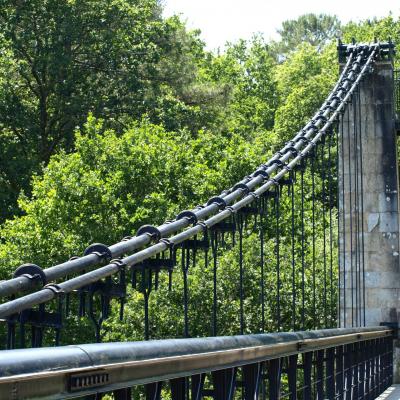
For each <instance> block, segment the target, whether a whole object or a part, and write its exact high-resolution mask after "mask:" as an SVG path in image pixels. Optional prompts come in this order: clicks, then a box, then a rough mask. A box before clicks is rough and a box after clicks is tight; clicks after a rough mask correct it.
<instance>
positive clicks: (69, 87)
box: [0, 0, 223, 219]
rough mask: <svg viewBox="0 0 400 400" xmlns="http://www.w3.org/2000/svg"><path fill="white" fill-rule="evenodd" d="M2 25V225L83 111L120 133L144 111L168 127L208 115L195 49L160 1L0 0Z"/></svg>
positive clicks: (195, 123)
mask: <svg viewBox="0 0 400 400" xmlns="http://www.w3.org/2000/svg"><path fill="white" fill-rule="evenodd" d="M0 26H1V29H0V53H1V54H2V56H4V57H2V60H1V62H0V148H1V151H2V154H1V161H0V163H1V164H0V171H1V174H0V179H1V180H2V182H3V183H4V184H5V187H6V190H5V191H2V195H1V196H0V206H1V207H0V208H1V212H0V219H3V218H4V217H7V216H11V215H12V213H13V212H15V211H16V208H15V199H16V198H17V197H18V194H19V192H20V190H21V189H24V190H25V191H27V192H29V185H28V182H29V179H30V176H31V175H32V173H33V172H35V173H40V171H41V167H42V166H43V165H46V164H47V162H48V161H49V159H50V156H51V155H52V154H54V153H55V152H57V151H58V150H60V149H65V150H67V151H70V150H72V149H73V145H74V135H73V132H74V129H75V127H76V126H81V125H82V124H83V123H84V121H85V120H86V118H87V115H88V113H89V112H91V113H93V115H95V116H98V117H100V116H101V117H103V118H104V119H105V121H106V123H107V126H110V127H113V128H114V129H117V130H118V131H121V130H123V129H124V127H126V126H127V125H129V121H130V120H132V119H140V118H142V116H144V115H145V114H147V115H148V117H149V118H150V119H151V120H152V121H154V122H156V123H161V124H164V125H165V126H166V127H167V128H168V129H170V130H174V129H180V128H182V127H183V126H188V127H189V128H190V129H192V131H197V130H198V129H199V128H201V127H203V126H205V125H207V122H208V121H209V120H212V118H213V115H214V114H213V111H210V115H209V114H207V112H205V111H206V110H205V109H206V108H207V104H208V103H213V102H215V101H214V100H215V98H216V97H217V102H218V101H219V98H218V96H211V97H207V93H208V92H209V88H206V87H204V85H203V86H202V85H199V84H198V83H197V82H196V64H197V63H198V62H199V61H200V60H201V59H202V58H203V57H204V52H203V43H202V42H201V41H200V40H199V39H198V34H197V33H196V32H187V30H186V28H185V26H184V24H183V23H182V22H180V21H179V19H178V18H176V17H175V18H169V19H163V18H162V16H161V7H160V4H159V2H158V0H118V1H113V2H109V1H95V2H94V1H89V0H85V1H67V0H63V1H61V2H60V1H54V0H45V1H43V0H32V1H28V2H25V1H17V2H15V1H10V0H1V1H0ZM214 92H215V93H216V94H218V95H219V94H220V93H222V95H223V91H222V92H221V91H219V90H218V88H215V91H214ZM213 107H214V106H213ZM211 108H212V107H211ZM214 108H215V107H214ZM203 111H204V112H203ZM10 154H12V155H13V156H11V157H10ZM10 203H11V204H10Z"/></svg>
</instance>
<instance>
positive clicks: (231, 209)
mask: <svg viewBox="0 0 400 400" xmlns="http://www.w3.org/2000/svg"><path fill="white" fill-rule="evenodd" d="M225 210H228V211H229V212H230V213H231V214H232V215H233V214H235V213H236V210H235V209H234V208H233V207H232V206H228V207H226V208H225Z"/></svg>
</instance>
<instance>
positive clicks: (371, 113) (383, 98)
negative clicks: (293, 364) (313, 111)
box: [338, 45, 400, 382]
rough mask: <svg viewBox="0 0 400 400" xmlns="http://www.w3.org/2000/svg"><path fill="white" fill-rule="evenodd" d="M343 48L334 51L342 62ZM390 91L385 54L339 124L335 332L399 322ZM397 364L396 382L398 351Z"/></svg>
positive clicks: (398, 353) (399, 368)
mask: <svg viewBox="0 0 400 400" xmlns="http://www.w3.org/2000/svg"><path fill="white" fill-rule="evenodd" d="M347 50H348V48H347V47H346V46H343V45H339V56H340V57H341V61H343V59H344V58H345V54H346V51H347ZM342 65H343V64H342ZM394 89H395V87H394V69H393V60H392V57H390V56H389V57H388V59H381V60H378V61H377V62H376V63H375V64H374V66H373V69H371V70H370V71H369V73H368V74H367V75H366V77H365V78H364V79H363V81H362V82H361V84H360V86H359V91H358V92H357V93H356V94H355V95H354V96H353V99H352V100H353V101H352V104H351V105H350V107H347V111H346V113H345V114H344V116H343V118H342V121H341V123H340V126H339V143H340V145H339V162H338V169H339V170H338V180H339V182H338V184H339V185H338V186H339V191H338V196H339V260H340V261H339V266H340V282H339V285H340V296H339V297H340V300H339V302H340V320H339V324H340V326H341V327H351V326H363V325H365V326H376V325H379V324H380V323H382V322H385V323H388V322H389V323H393V324H397V323H398V321H399V318H400V314H399V312H400V264H399V195H398V190H399V181H398V156H397V152H398V150H397V135H396V128H395V96H394ZM395 360H396V362H395V364H397V365H396V366H397V368H395V370H397V374H396V375H397V377H396V378H395V381H397V382H400V348H399V347H397V349H396V356H395Z"/></svg>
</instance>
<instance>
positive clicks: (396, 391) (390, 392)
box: [376, 385, 400, 400]
mask: <svg viewBox="0 0 400 400" xmlns="http://www.w3.org/2000/svg"><path fill="white" fill-rule="evenodd" d="M399 399H400V385H393V386H390V388H388V389H386V390H385V391H384V392H383V393H382V394H381V395H380V396H379V397H377V398H376V400H399Z"/></svg>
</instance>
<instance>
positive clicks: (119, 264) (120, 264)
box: [110, 258, 128, 270]
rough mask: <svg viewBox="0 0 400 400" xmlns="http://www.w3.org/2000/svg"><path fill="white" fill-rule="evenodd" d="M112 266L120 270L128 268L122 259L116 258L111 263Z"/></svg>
mask: <svg viewBox="0 0 400 400" xmlns="http://www.w3.org/2000/svg"><path fill="white" fill-rule="evenodd" d="M110 264H115V265H116V266H117V267H118V269H119V270H121V269H124V268H126V267H127V266H128V265H127V264H126V263H125V262H124V261H122V260H121V259H120V258H114V259H113V260H111V261H110Z"/></svg>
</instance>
